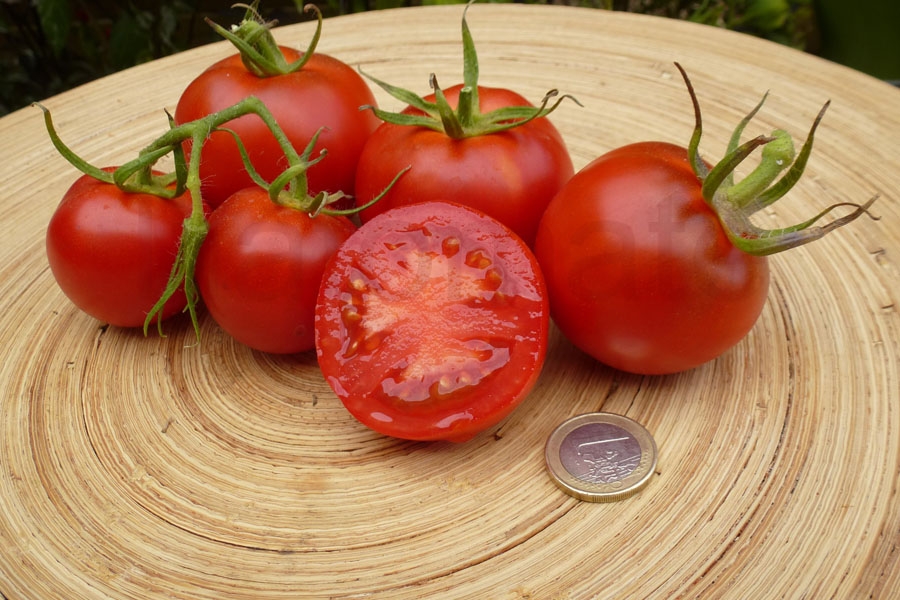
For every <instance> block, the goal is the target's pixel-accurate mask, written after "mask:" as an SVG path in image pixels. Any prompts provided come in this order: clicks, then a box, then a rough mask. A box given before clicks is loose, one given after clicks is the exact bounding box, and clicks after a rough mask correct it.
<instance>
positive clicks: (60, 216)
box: [46, 169, 191, 327]
mask: <svg viewBox="0 0 900 600" xmlns="http://www.w3.org/2000/svg"><path fill="white" fill-rule="evenodd" d="M109 170H112V169H109ZM190 214H191V198H190V194H188V193H185V194H182V195H181V196H178V197H177V198H174V199H171V200H169V199H165V198H161V197H159V196H155V195H151V194H139V193H129V192H123V191H122V190H121V189H119V188H118V187H116V186H115V185H113V184H111V183H104V182H102V181H99V180H97V179H95V178H93V177H91V176H89V175H82V176H81V177H79V178H78V179H77V180H76V181H75V183H74V184H72V186H71V187H70V188H69V190H68V191H67V192H66V194H65V195H64V196H63V198H62V201H61V202H60V204H59V206H58V207H57V209H56V211H55V212H54V214H53V216H52V218H51V219H50V224H49V226H48V228H47V236H46V249H47V259H48V260H49V263H50V269H51V271H52V272H53V276H54V277H55V278H56V281H57V283H58V284H59V287H60V288H61V289H62V291H63V292H64V293H65V294H66V296H68V297H69V299H70V300H71V301H72V302H73V303H74V304H75V305H76V306H78V308H80V309H81V310H83V311H84V312H86V313H88V314H89V315H91V316H93V317H95V318H97V319H99V320H101V321H104V322H106V323H109V324H110V325H116V326H119V327H141V326H143V325H144V320H145V319H146V317H147V313H148V312H149V311H150V309H151V308H153V306H154V305H155V304H156V302H157V301H158V300H159V299H160V297H161V296H162V294H163V291H164V290H165V289H166V284H167V283H168V280H169V275H170V272H171V271H172V265H173V264H174V262H175V255H176V253H177V252H178V246H179V242H180V240H181V234H182V225H183V223H184V220H185V219H186V218H187V217H188V216H189V215H190ZM185 305H186V299H185V296H184V292H183V291H182V290H178V291H177V292H176V293H175V294H174V295H173V296H172V297H171V298H170V299H169V300H168V302H166V304H165V306H164V308H163V310H162V311H161V318H162V319H165V318H168V317H170V316H172V315H174V314H177V313H179V312H181V311H182V310H184V308H185Z"/></svg>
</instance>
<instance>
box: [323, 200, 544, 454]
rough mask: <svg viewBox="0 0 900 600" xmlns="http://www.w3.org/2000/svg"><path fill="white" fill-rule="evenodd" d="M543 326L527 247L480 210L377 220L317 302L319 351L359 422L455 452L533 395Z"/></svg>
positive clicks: (404, 212) (441, 205)
mask: <svg viewBox="0 0 900 600" xmlns="http://www.w3.org/2000/svg"><path fill="white" fill-rule="evenodd" d="M548 327H549V313H548V307H547V297H546V291H545V287H544V282H543V279H542V276H541V273H540V269H539V268H538V265H537V262H536V261H535V259H534V256H533V254H532V253H531V251H530V250H529V249H528V247H527V246H526V245H525V244H524V243H523V242H522V241H521V239H520V238H519V237H518V236H515V235H513V234H511V233H510V231H509V229H508V228H506V227H505V226H503V225H502V224H501V223H499V222H498V221H496V220H494V219H492V218H490V217H488V216H486V215H484V214H483V213H481V212H479V211H476V210H473V209H471V208H468V207H463V206H460V205H455V204H450V203H445V202H425V203H421V204H415V205H410V206H404V207H399V208H395V209H392V210H390V211H388V212H385V213H383V214H381V215H379V216H378V217H376V218H374V219H372V220H371V221H369V222H368V223H365V224H364V225H363V226H362V227H361V228H360V229H359V230H358V231H357V232H356V233H355V234H353V236H351V237H350V238H349V239H348V240H347V241H346V242H345V243H344V244H343V245H342V246H341V248H340V249H339V250H338V252H337V254H336V255H335V257H334V259H333V260H332V262H331V263H330V265H329V267H328V268H327V270H326V273H325V276H324V278H323V281H322V287H321V289H320V292H319V302H318V308H317V309H316V349H317V354H318V359H319V365H320V366H321V368H322V372H323V374H324V376H325V378H326V380H327V381H328V383H329V384H330V385H331V387H332V389H333V390H334V391H335V393H336V394H337V395H338V397H339V398H340V399H341V401H342V402H343V403H344V405H345V406H346V407H347V409H348V410H349V411H350V413H352V414H353V415H354V416H355V417H356V418H357V419H358V420H359V421H361V422H362V423H363V424H365V425H367V426H368V427H370V428H372V429H374V430H375V431H378V432H381V433H383V434H386V435H390V436H394V437H398V438H405V439H413V440H451V441H457V442H459V441H465V440H467V439H469V438H471V437H472V436H474V435H475V434H477V433H478V432H480V431H482V430H484V429H486V428H488V427H491V426H493V425H495V424H497V423H498V422H500V421H501V420H502V419H503V418H504V417H506V416H507V415H508V414H509V413H510V412H511V411H512V410H513V409H514V408H515V407H516V406H517V405H518V404H519V403H520V402H521V401H522V400H523V399H524V398H525V396H526V395H527V394H528V392H529V391H530V390H531V389H532V387H533V386H534V383H535V381H536V380H537V378H538V375H539V374H540V371H541V367H542V365H543V361H544V357H545V354H546V348H547V335H548Z"/></svg>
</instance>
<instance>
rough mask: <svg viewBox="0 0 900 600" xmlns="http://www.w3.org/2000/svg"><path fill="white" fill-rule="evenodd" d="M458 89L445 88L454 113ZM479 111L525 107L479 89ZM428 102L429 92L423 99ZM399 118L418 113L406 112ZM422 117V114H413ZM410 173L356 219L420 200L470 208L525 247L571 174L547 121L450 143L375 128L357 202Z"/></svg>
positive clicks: (425, 134) (440, 137)
mask: <svg viewBox="0 0 900 600" xmlns="http://www.w3.org/2000/svg"><path fill="white" fill-rule="evenodd" d="M461 88H462V86H461V85H456V86H454V87H452V88H449V89H447V90H445V91H444V94H445V95H446V97H447V100H448V102H449V103H450V106H451V107H453V108H455V107H456V105H457V102H458V99H459V90H460V89H461ZM478 94H479V106H480V108H481V112H482V113H487V112H489V111H491V110H494V109H496V108H500V107H507V106H531V104H530V103H529V102H528V101H527V100H526V99H525V98H523V97H522V96H520V95H519V94H517V93H515V92H512V91H510V90H507V89H502V88H489V87H482V86H479V87H478ZM425 100H426V101H428V102H433V101H434V95H433V94H432V95H431V96H427V97H426V98H425ZM403 112H404V113H406V114H416V113H419V111H417V110H416V109H414V108H409V107H408V108H406V109H405V110H404V111H403ZM419 114H421V113H419ZM407 166H411V168H410V170H409V171H408V172H407V173H405V174H404V175H403V177H401V178H400V179H399V180H398V181H397V183H396V184H395V185H394V186H393V187H392V188H391V189H390V191H388V193H387V194H386V195H385V196H384V197H383V198H382V199H381V200H379V201H378V202H377V203H376V204H375V205H374V206H372V207H371V208H368V209H366V210H364V211H363V212H362V213H361V215H360V217H361V219H362V221H363V222H365V221H368V220H370V219H372V218H373V217H374V216H375V215H377V214H380V213H382V212H384V211H386V210H388V209H389V208H393V207H396V206H404V205H408V204H412V203H414V202H418V201H419V200H421V199H422V198H428V199H430V200H447V201H451V202H456V203H459V204H464V205H466V206H471V207H473V208H477V209H478V210H480V211H482V212H484V213H486V214H488V215H490V216H492V217H493V218H495V219H497V220H499V221H501V222H502V223H504V224H505V225H506V226H507V227H509V228H510V229H512V230H513V231H514V232H516V233H517V234H518V235H519V236H520V237H521V238H522V239H523V240H525V242H526V243H527V244H529V245H531V244H532V243H533V242H534V236H535V233H536V232H537V226H538V222H539V221H540V218H541V215H542V214H543V212H544V209H545V208H546V207H547V204H548V203H549V202H550V200H551V198H553V195H554V194H556V192H557V191H559V189H560V187H562V185H563V184H564V183H565V182H566V181H568V179H569V178H570V177H571V176H572V174H573V172H574V168H573V166H572V159H571V158H570V157H569V153H568V150H567V149H566V145H565V142H564V141H563V139H562V136H560V134H559V132H558V131H557V130H556V128H555V127H554V126H553V124H552V123H551V122H550V121H549V120H548V119H547V118H546V117H543V118H539V119H534V120H533V121H530V122H528V123H525V124H524V125H520V126H517V127H513V128H511V129H507V130H505V131H502V132H498V133H492V134H488V135H477V136H473V137H467V138H462V139H453V138H451V137H449V136H448V135H446V134H444V133H442V132H438V131H433V130H431V129H427V128H425V127H413V126H408V125H395V124H392V123H382V124H381V125H380V126H379V127H378V129H377V130H375V133H374V134H372V137H371V138H369V141H368V142H367V143H366V146H365V148H364V150H363V153H362V156H360V159H359V167H358V170H357V173H356V194H355V196H356V205H357V206H363V205H364V204H365V203H366V202H368V201H370V200H371V199H372V198H374V197H375V196H377V195H378V194H380V193H381V191H382V190H383V189H384V188H385V187H387V185H388V184H389V183H390V182H391V180H392V179H393V178H394V176H395V175H396V174H397V173H398V172H400V171H401V170H402V169H404V168H405V167H407Z"/></svg>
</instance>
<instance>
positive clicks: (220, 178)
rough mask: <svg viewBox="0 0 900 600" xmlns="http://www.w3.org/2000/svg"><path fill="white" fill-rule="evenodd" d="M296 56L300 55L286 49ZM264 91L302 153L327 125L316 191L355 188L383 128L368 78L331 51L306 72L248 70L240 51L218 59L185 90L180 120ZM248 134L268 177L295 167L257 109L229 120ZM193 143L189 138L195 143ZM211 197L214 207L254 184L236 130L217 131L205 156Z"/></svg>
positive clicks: (312, 184) (313, 177) (245, 138)
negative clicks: (367, 150)
mask: <svg viewBox="0 0 900 600" xmlns="http://www.w3.org/2000/svg"><path fill="white" fill-rule="evenodd" d="M281 50H282V52H283V53H284V55H285V58H286V59H287V60H288V62H293V61H295V60H297V59H298V58H299V57H300V53H299V52H298V51H296V50H293V49H291V48H286V47H282V48H281ZM251 95H253V96H256V97H258V98H259V99H260V100H262V102H263V103H264V104H265V105H266V107H267V108H268V109H269V110H270V111H271V112H272V114H273V116H274V117H275V119H276V121H278V124H279V125H280V126H281V128H282V129H284V132H285V135H287V137H288V139H289V140H290V141H291V143H292V144H293V146H294V148H295V149H296V150H297V152H298V153H299V152H302V151H303V149H304V148H305V147H306V145H307V144H308V143H309V142H310V140H311V139H312V138H313V136H314V135H315V134H316V132H317V131H318V130H319V129H320V128H322V127H324V128H325V129H324V130H323V131H322V134H321V136H320V137H319V140H318V142H317V144H316V147H315V149H314V151H313V155H312V157H313V158H315V157H316V156H318V154H319V151H320V150H321V149H326V150H327V156H326V157H325V158H324V159H323V160H322V161H321V162H319V163H317V164H316V165H314V166H313V167H312V168H311V169H310V171H309V188H310V193H311V194H313V195H315V194H317V193H318V192H320V191H328V192H338V191H343V192H345V193H347V194H352V193H353V184H354V177H355V174H356V163H357V161H358V160H359V155H360V153H361V152H362V148H363V145H364V144H365V142H366V140H367V139H368V137H369V135H370V134H371V133H372V131H374V130H375V128H376V127H377V126H378V119H376V118H375V116H374V115H373V114H372V113H371V111H367V110H360V108H359V107H360V106H361V105H363V104H374V103H375V98H374V96H373V95H372V91H371V90H370V88H369V86H368V84H366V82H365V81H364V80H363V79H362V77H361V76H360V75H359V74H358V73H357V72H356V71H355V70H354V69H352V68H351V67H350V66H348V65H346V64H345V63H343V62H341V61H340V60H338V59H336V58H333V57H330V56H328V55H326V54H318V53H316V54H313V55H312V56H311V57H310V59H309V61H308V62H307V63H306V64H305V65H304V66H303V68H301V69H300V70H298V71H296V72H294V73H290V74H285V75H276V76H272V77H258V76H256V75H254V74H253V73H251V72H250V71H248V70H247V68H246V67H245V66H244V64H243V62H242V61H241V57H240V55H239V54H235V55H232V56H230V57H228V58H225V59H223V60H221V61H219V62H217V63H215V64H213V65H211V66H210V67H209V68H208V69H206V71H204V72H203V73H201V74H200V75H199V76H197V78H196V79H194V80H193V81H192V82H191V83H190V84H189V85H188V86H187V88H186V89H185V90H184V92H183V93H182V95H181V98H180V99H179V101H178V105H177V107H176V109H175V120H176V122H177V123H179V124H180V123H185V122H188V121H193V120H195V119H199V118H202V117H205V116H206V115H209V114H211V113H214V112H217V111H220V110H223V109H225V108H228V107H230V106H232V105H234V104H237V103H238V102H239V101H241V100H243V99H244V98H246V97H247V96H251ZM225 127H227V128H228V129H231V130H232V131H234V132H235V133H237V135H238V136H239V137H240V138H241V140H242V142H243V143H244V145H245V146H246V148H247V151H248V153H249V155H250V159H251V162H252V163H253V165H254V166H255V167H256V169H257V171H259V173H260V175H262V176H263V178H264V179H266V180H267V181H272V180H273V179H275V177H277V176H278V175H279V174H281V172H282V171H284V169H285V168H287V166H288V163H287V160H286V159H285V158H284V152H283V151H282V149H281V147H280V146H279V144H278V142H277V141H276V139H275V137H274V136H273V135H272V133H271V131H270V130H269V128H268V127H267V126H266V124H265V123H264V122H263V121H262V120H261V119H260V118H259V117H258V116H256V115H246V116H243V117H240V118H238V119H235V120H233V121H230V122H228V123H226V125H225ZM188 146H189V144H188ZM200 177H201V179H202V181H203V197H204V199H205V200H206V201H207V202H208V203H209V205H210V206H211V207H213V208H215V207H217V206H218V205H219V204H221V203H222V202H224V201H225V199H226V198H228V197H229V196H230V195H231V194H233V193H234V192H236V191H238V190H240V189H242V188H245V187H249V186H251V185H253V183H252V180H251V179H250V176H249V175H248V174H247V172H246V169H245V168H244V163H243V161H242V160H241V156H240V153H239V152H238V148H237V145H236V143H235V141H234V138H233V137H232V136H231V134H229V133H227V132H224V131H218V132H213V133H212V135H211V136H210V137H209V139H207V140H206V142H205V143H204V145H203V150H202V155H201V161H200Z"/></svg>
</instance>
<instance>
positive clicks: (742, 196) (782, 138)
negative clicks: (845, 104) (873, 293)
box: [675, 63, 878, 256]
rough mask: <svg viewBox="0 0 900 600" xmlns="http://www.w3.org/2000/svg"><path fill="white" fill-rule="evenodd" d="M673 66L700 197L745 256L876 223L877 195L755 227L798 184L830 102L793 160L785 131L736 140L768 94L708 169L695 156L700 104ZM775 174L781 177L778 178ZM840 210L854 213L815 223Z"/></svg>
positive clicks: (700, 129)
mask: <svg viewBox="0 0 900 600" xmlns="http://www.w3.org/2000/svg"><path fill="white" fill-rule="evenodd" d="M675 66H676V67H677V68H678V70H679V71H680V72H681V76H682V78H683V79H684V82H685V85H686V86H687V90H688V93H689V94H690V97H691V103H692V105H693V108H694V131H693V133H692V135H691V139H690V142H689V143H688V149H687V150H688V161H689V162H690V164H691V167H692V169H693V171H694V173H695V174H696V175H697V177H698V179H700V182H701V191H702V195H703V198H704V199H705V200H706V202H707V204H708V205H709V206H710V207H711V208H712V209H713V210H714V211H715V212H716V214H717V215H718V217H719V222H720V223H721V224H722V228H723V229H724V231H725V233H726V234H727V235H728V238H729V240H731V243H732V244H733V245H734V246H735V247H737V248H739V249H741V250H743V251H744V252H747V253H748V254H753V255H757V256H766V255H769V254H774V253H776V252H782V251H784V250H788V249H790V248H796V247H797V246H801V245H803V244H807V243H809V242H812V241H815V240H817V239H819V238H821V237H823V236H824V235H826V234H827V233H830V232H831V231H834V230H835V229H837V228H839V227H842V226H844V225H846V224H847V223H850V222H851V221H854V220H855V219H857V218H859V217H860V216H862V215H868V216H869V217H870V218H872V219H875V220H877V219H878V217H876V216H874V215H872V214H871V213H870V212H869V209H870V207H871V206H872V204H873V203H874V202H875V200H876V199H877V198H878V196H877V195H876V196H874V197H872V198H871V199H869V200H868V201H867V202H866V203H864V204H857V203H854V202H840V203H838V204H834V205H832V206H829V207H828V208H826V209H825V210H823V211H821V212H819V213H818V214H817V215H815V216H814V217H812V218H811V219H808V220H806V221H803V222H801V223H797V224H795V225H791V226H789V227H783V228H777V229H765V228H762V227H759V226H757V225H755V224H754V223H753V222H752V220H751V217H752V216H753V215H754V214H756V213H757V212H759V211H760V210H761V209H763V208H765V207H767V206H770V205H772V204H773V203H775V202H776V201H777V200H779V199H780V198H781V197H783V196H784V195H785V194H786V193H787V192H788V191H789V190H790V189H791V188H792V187H793V186H794V185H795V184H796V183H797V181H799V179H800V177H801V175H802V174H803V170H804V169H805V168H806V163H807V161H808V160H809V157H810V154H811V153H812V145H813V139H814V137H815V132H816V129H817V128H818V126H819V123H820V122H821V120H822V117H823V116H824V114H825V110H826V109H827V108H828V105H829V103H828V102H826V103H825V105H824V106H823V107H822V109H821V110H820V111H819V114H818V115H817V116H816V119H815V120H814V121H813V124H812V126H811V127H810V130H809V134H808V135H807V138H806V141H805V142H804V143H803V146H802V147H801V149H800V152H799V153H798V154H797V155H796V157H795V154H794V143H793V140H792V139H791V136H790V135H789V134H788V133H787V132H786V131H784V130H780V129H777V130H775V131H774V132H772V134H771V135H770V136H758V137H756V138H753V139H751V140H750V141H748V142H744V143H741V142H740V138H741V135H742V133H743V131H744V129H745V128H746V126H747V124H748V123H749V122H750V121H751V119H752V118H753V117H754V116H755V115H756V113H757V112H758V111H759V109H760V108H761V107H762V105H763V103H764V102H765V100H766V97H767V95H768V93H767V94H766V95H764V96H763V98H762V100H761V101H760V102H759V103H758V104H757V105H756V107H755V108H754V109H753V110H752V111H750V113H749V114H748V115H747V116H746V117H744V119H743V120H741V122H740V123H739V124H738V126H737V127H736V128H735V130H734V133H733V134H732V136H731V139H730V140H729V142H728V152H727V153H726V155H725V157H724V158H722V160H720V161H719V162H718V163H717V164H716V165H714V166H713V167H712V168H709V167H708V166H707V165H706V163H705V162H704V161H703V159H702V158H701V157H700V150H699V148H700V138H701V136H702V133H703V121H702V118H701V114H700V103H699V101H698V100H697V95H696V93H695V92H694V87H693V85H692V84H691V81H690V78H689V77H688V75H687V72H685V70H684V69H683V68H682V67H681V65H680V64H678V63H675ZM759 147H762V152H761V159H760V162H759V164H758V166H757V167H756V168H755V169H753V170H752V171H751V172H750V174H749V175H747V176H746V177H745V178H744V179H742V180H741V181H738V182H737V183H735V182H734V172H735V169H736V168H737V167H738V166H739V165H741V164H742V163H743V161H744V160H746V159H747V158H748V157H749V156H750V154H752V153H753V152H754V151H755V150H756V149H757V148H759ZM782 173H783V175H782ZM779 176H781V177H780V178H779ZM841 207H850V208H852V209H853V210H852V211H851V212H850V213H848V214H846V215H844V216H842V217H839V218H836V219H834V220H832V221H831V222H829V223H826V224H824V225H818V224H817V223H818V222H819V221H820V220H821V219H823V218H824V217H826V216H827V215H830V214H831V213H832V211H834V210H835V209H837V208H841Z"/></svg>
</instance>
